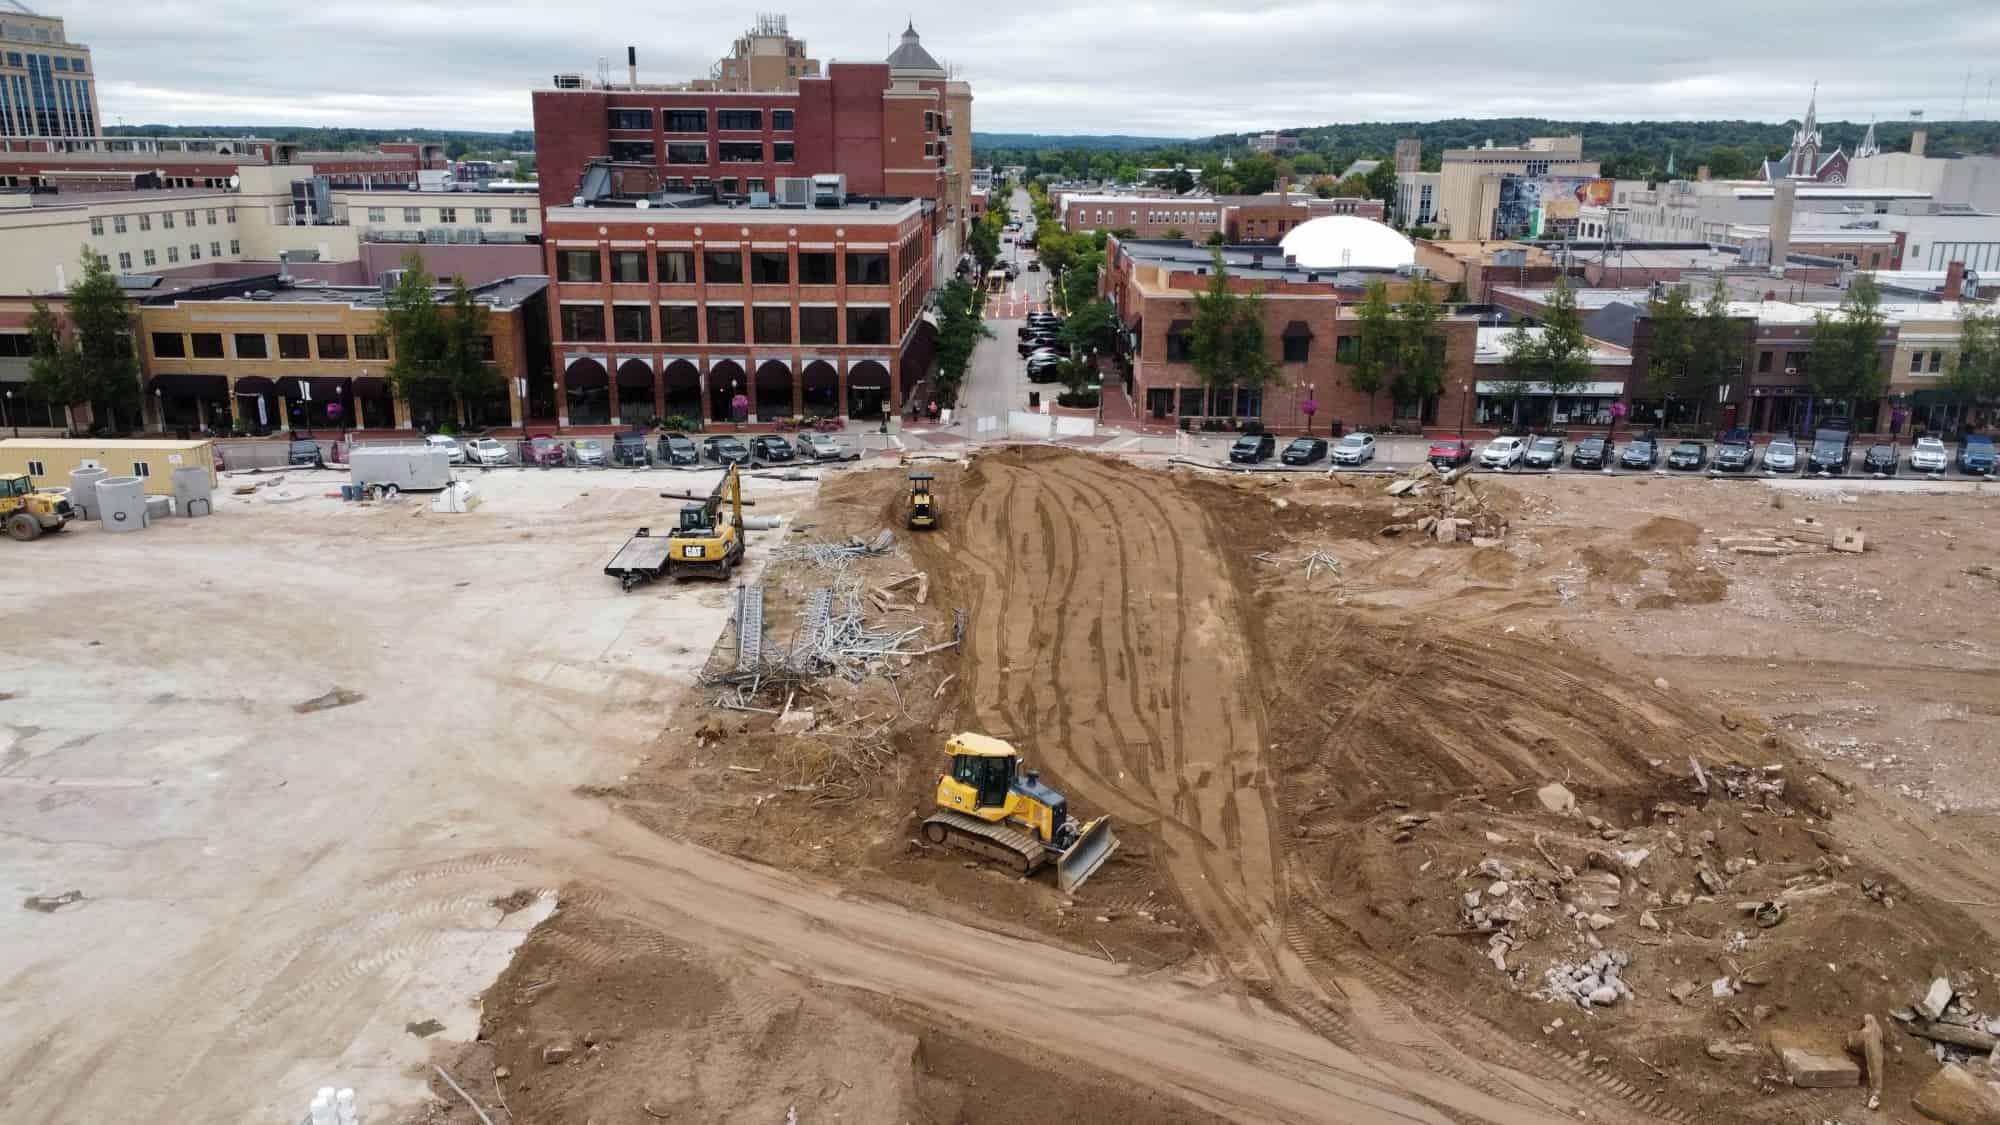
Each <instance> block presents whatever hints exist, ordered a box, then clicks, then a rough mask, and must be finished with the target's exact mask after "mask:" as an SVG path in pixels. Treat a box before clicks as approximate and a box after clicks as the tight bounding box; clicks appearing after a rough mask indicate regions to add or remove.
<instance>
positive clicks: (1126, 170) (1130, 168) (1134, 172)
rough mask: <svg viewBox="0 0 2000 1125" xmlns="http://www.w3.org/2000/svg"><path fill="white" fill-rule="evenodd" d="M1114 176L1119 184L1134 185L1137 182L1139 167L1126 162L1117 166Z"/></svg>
mask: <svg viewBox="0 0 2000 1125" xmlns="http://www.w3.org/2000/svg"><path fill="white" fill-rule="evenodd" d="M1116 175H1117V179H1118V182H1119V183H1121V184H1136V183H1138V182H1139V166H1138V165H1137V164H1134V163H1132V162H1131V161H1129V160H1127V161H1126V162H1125V163H1123V164H1120V165H1119V166H1118V169H1117V172H1116Z"/></svg>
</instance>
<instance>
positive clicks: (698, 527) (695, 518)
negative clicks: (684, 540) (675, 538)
mask: <svg viewBox="0 0 2000 1125" xmlns="http://www.w3.org/2000/svg"><path fill="white" fill-rule="evenodd" d="M714 530H715V520H714V519H713V518H711V517H710V516H709V514H708V505H706V504H683V505H681V525H680V532H681V534H683V535H688V534H698V533H703V532H710V531H714Z"/></svg>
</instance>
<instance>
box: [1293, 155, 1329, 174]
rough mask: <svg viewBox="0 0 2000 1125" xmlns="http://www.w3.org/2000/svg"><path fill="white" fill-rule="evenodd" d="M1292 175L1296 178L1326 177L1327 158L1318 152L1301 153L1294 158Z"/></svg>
mask: <svg viewBox="0 0 2000 1125" xmlns="http://www.w3.org/2000/svg"><path fill="white" fill-rule="evenodd" d="M1292 174H1293V175H1295V176H1324V175H1326V157H1324V156H1321V155H1320V154H1319V153H1316V152H1301V153H1299V154H1298V155H1296V156H1294V157H1292Z"/></svg>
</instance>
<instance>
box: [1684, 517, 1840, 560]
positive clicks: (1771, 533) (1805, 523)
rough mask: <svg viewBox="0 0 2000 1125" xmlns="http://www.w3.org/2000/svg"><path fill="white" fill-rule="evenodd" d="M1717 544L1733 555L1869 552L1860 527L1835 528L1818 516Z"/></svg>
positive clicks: (1735, 537)
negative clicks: (1788, 525)
mask: <svg viewBox="0 0 2000 1125" xmlns="http://www.w3.org/2000/svg"><path fill="white" fill-rule="evenodd" d="M1715 542H1716V545H1717V546H1719V547H1721V548H1722V549H1724V550H1726V551H1728V552H1729V553H1730V554H1732V555H1763V556H1770V557H1777V556H1783V555H1818V554H1825V553H1826V552H1828V551H1839V552H1841V553H1843V554H1849V555H1858V554H1860V553H1861V552H1863V551H1865V550H1867V549H1868V538H1867V536H1865V535H1863V534H1862V533H1861V531H1860V529H1859V528H1853V527H1834V526H1832V525H1830V524H1828V523H1826V522H1825V521H1823V520H1821V519H1819V518H1818V517H1816V516H1806V517H1803V518H1801V519H1795V520H1793V521H1792V526H1791V527H1789V528H1760V529H1758V530H1757V531H1754V532H1752V533H1750V534H1748V535H1724V536H1721V537H1720V538H1718V539H1716V541H1715Z"/></svg>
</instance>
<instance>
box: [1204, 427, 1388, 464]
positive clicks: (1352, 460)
mask: <svg viewBox="0 0 2000 1125" xmlns="http://www.w3.org/2000/svg"><path fill="white" fill-rule="evenodd" d="M1273 455H1276V456H1277V457H1278V460H1279V461H1281V462H1283V463H1285V464H1287V465H1315V464H1318V463H1319V462H1321V461H1324V460H1326V459H1327V457H1328V456H1329V455H1331V457H1332V458H1333V463H1334V464H1336V465H1366V464H1367V463H1368V462H1370V461H1373V460H1374V459H1375V435H1374V434H1362V433H1355V434H1348V435H1347V436H1346V437H1343V438H1341V439H1340V440H1339V441H1337V442H1335V443H1334V444H1333V445H1332V446H1328V445H1327V443H1326V439H1325V438H1316V437H1295V438H1293V439H1292V440H1291V441H1289V442H1287V443H1286V444H1285V451H1284V452H1283V453H1282V454H1279V453H1278V439H1277V438H1275V437H1272V436H1271V435H1270V434H1244V435H1243V436H1242V437H1240V438H1237V439H1236V440H1235V442H1233V443H1232V444H1231V445H1230V446H1229V459H1230V460H1231V461H1234V462H1236V463H1237V464H1241V465H1254V464H1256V463H1257V462H1259V461H1268V460H1270V459H1271V458H1272V456H1273Z"/></svg>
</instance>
